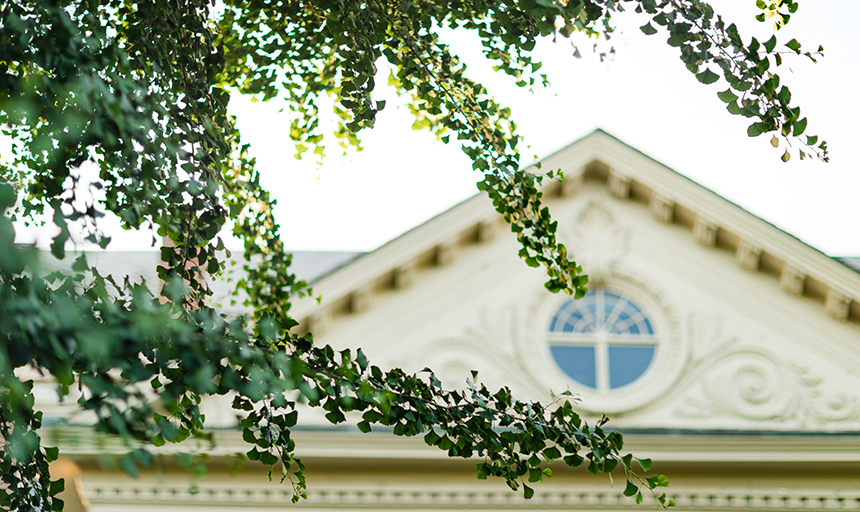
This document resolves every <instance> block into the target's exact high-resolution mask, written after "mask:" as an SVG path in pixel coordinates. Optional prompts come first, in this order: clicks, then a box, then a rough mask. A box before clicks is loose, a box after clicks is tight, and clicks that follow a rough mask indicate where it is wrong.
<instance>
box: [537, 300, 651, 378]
mask: <svg viewBox="0 0 860 512" xmlns="http://www.w3.org/2000/svg"><path fill="white" fill-rule="evenodd" d="M547 340H548V342H549V346H550V352H551V353H552V356H553V358H554V359H555V362H556V364H557V365H558V366H559V368H561V370H562V371H563V372H564V373H565V374H567V376H568V377H570V378H571V379H573V380H574V381H576V382H578V383H579V384H581V385H583V386H587V387H589V388H591V389H594V390H596V391H610V390H614V389H618V388H621V387H623V386H626V385H628V384H630V383H632V382H633V381H635V380H636V379H638V378H639V377H641V376H642V375H643V374H644V373H645V371H646V370H647V369H648V367H649V366H650V365H651V362H652V361H653V360H654V354H655V351H656V349H657V335H656V333H655V332H654V327H653V324H652V322H651V321H649V320H648V317H647V316H646V315H645V312H644V311H643V310H642V308H641V307H639V305H638V304H636V302H634V301H633V299H632V298H631V297H629V296H627V295H625V294H617V293H613V292H610V291H606V290H603V289H597V290H592V291H589V292H588V293H587V294H586V295H585V297H583V298H581V299H579V300H572V299H571V300H568V301H567V302H565V303H564V304H562V305H561V307H560V308H559V309H558V311H556V313H555V315H554V316H553V317H552V320H550V323H549V332H548V334H547Z"/></svg>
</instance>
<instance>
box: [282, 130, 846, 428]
mask: <svg viewBox="0 0 860 512" xmlns="http://www.w3.org/2000/svg"><path fill="white" fill-rule="evenodd" d="M542 168H543V170H550V169H561V170H562V171H563V172H564V175H565V180H564V183H563V184H559V183H554V184H551V185H548V186H547V188H546V190H545V197H546V198H547V200H546V203H547V206H549V208H550V210H551V211H552V213H553V216H554V218H555V219H556V220H557V221H558V222H559V237H560V239H562V241H564V242H565V243H566V244H567V245H568V248H569V249H570V250H571V251H572V253H573V255H574V257H575V258H576V259H577V261H578V263H580V264H582V265H583V266H584V268H585V271H586V272H587V273H589V274H590V275H591V286H592V288H594V289H595V290H602V292H601V293H603V292H605V297H609V298H605V297H604V295H601V298H600V299H596V298H595V299H594V300H595V301H598V302H595V304H598V305H600V307H604V302H606V301H608V300H610V299H611V300H616V301H617V304H620V305H618V306H617V308H616V310H612V309H611V308H610V309H607V310H606V311H607V312H608V313H606V315H607V316H612V317H613V319H612V321H613V322H616V321H617V319H618V318H617V317H618V316H619V315H621V314H622V313H621V309H623V307H627V306H626V305H627V304H628V303H629V304H632V305H635V307H634V306H630V308H633V309H632V311H633V313H631V315H635V314H641V315H642V316H643V318H647V319H648V322H649V323H648V327H647V329H652V334H650V335H649V336H653V339H652V338H647V337H646V338H642V339H640V338H636V339H633V338H635V335H638V333H640V332H642V330H645V329H646V327H643V326H644V325H645V324H640V325H639V326H637V327H634V328H631V327H629V326H630V325H633V323H635V321H634V320H635V319H634V320H629V321H628V322H627V323H626V324H624V326H622V327H620V328H619V327H617V326H615V327H612V326H610V325H609V324H608V323H606V325H604V326H603V327H601V328H602V329H603V331H606V332H607V333H609V334H600V336H597V335H595V336H597V337H594V336H591V334H589V333H590V332H591V331H588V332H586V333H585V334H583V335H582V336H581V337H580V338H575V339H574V338H571V340H572V341H571V340H567V339H566V338H565V334H564V333H563V332H561V330H559V332H560V333H561V334H558V336H556V334H553V333H550V332H549V331H551V330H552V329H553V328H554V327H553V326H554V325H555V323H556V317H558V316H559V315H560V314H561V313H559V312H560V311H562V310H563V309H564V308H565V307H568V313H565V314H569V313H570V311H569V310H570V308H572V307H574V306H565V304H567V303H566V301H567V300H568V299H567V298H566V297H563V296H558V295H553V294H550V293H548V292H546V291H545V289H544V288H543V286H542V284H543V275H542V272H541V271H540V270H539V269H530V268H528V267H527V266H526V265H525V264H524V263H523V262H522V261H520V260H519V259H518V258H517V249H518V246H517V241H516V239H515V237H514V236H513V235H511V233H509V230H508V229H507V226H506V225H505V224H504V222H503V221H502V220H501V219H500V217H499V216H498V215H497V214H496V213H495V212H494V211H493V209H492V205H491V204H490V202H489V200H487V198H486V197H485V196H483V195H477V196H475V197H473V198H471V199H469V200H467V201H465V202H463V203H461V204H460V205H458V206H456V207H454V208H452V209H450V210H448V211H446V212H444V213H442V214H440V215H439V216H437V217H435V218H433V219H431V220H430V221H428V222H427V223H425V224H423V225H421V226H419V227H417V228H415V229H413V230H411V231H409V232H407V233H405V234H404V235H402V236H400V237H399V238H397V239H395V240H393V241H391V242H389V243H388V244H386V245H384V246H382V247H381V248H379V249H377V250H376V251H373V252H371V253H368V254H365V255H363V256H361V257H359V258H357V259H356V260H354V261H353V262H351V263H349V264H348V265H345V266H344V267H342V268H340V269H338V270H336V271H334V272H332V273H331V274H329V275H327V276H324V277H323V278H321V279H320V280H318V281H317V282H316V283H315V284H314V292H315V295H321V296H322V301H320V302H319V303H317V302H316V301H313V300H305V301H302V302H299V303H297V304H296V306H295V309H294V314H295V316H296V318H298V319H299V320H300V321H301V324H300V326H301V327H303V328H307V329H310V330H311V331H313V332H314V334H315V336H316V339H317V340H319V341H320V342H321V343H330V344H332V345H333V346H334V347H335V348H345V347H358V346H361V347H363V348H364V349H365V351H366V352H367V354H368V356H369V357H370V358H371V360H372V361H374V362H375V363H376V364H379V365H380V366H398V367H402V368H404V369H406V370H407V371H419V370H421V369H422V368H424V367H426V366H429V367H431V368H433V369H434V370H435V371H437V373H438V375H439V376H440V377H441V378H442V380H443V382H444V383H445V384H446V385H449V386H459V385H462V383H463V382H464V381H465V378H466V377H467V376H468V375H469V370H472V369H477V370H479V371H480V375H481V379H482V380H483V381H484V382H486V383H487V384H488V385H491V386H500V385H508V386H510V387H511V388H512V389H513V390H514V391H515V393H516V394H517V395H518V396H520V397H522V398H528V399H535V400H546V399H548V398H549V396H550V392H551V391H554V392H559V391H563V390H564V389H565V388H569V389H570V390H571V391H572V392H574V393H576V394H577V395H579V396H580V397H581V399H582V402H581V403H580V408H581V409H582V410H584V411H590V412H593V413H598V412H607V413H610V414H611V415H613V416H615V424H616V425H617V426H622V427H625V428H645V429H651V428H657V429H694V430H702V429H705V430H720V429H732V430H762V429H764V430H792V431H794V430H808V431H819V430H825V431H834V430H850V429H856V428H858V427H860V408H858V397H857V396H856V395H855V394H854V393H853V390H855V389H860V386H858V384H860V382H858V381H857V378H855V377H854V376H853V375H852V374H851V373H852V372H851V370H852V368H856V367H857V365H858V364H860V343H858V342H860V305H858V304H860V303H858V300H860V274H858V273H857V272H855V271H854V270H852V269H851V268H849V267H847V266H845V265H843V264H841V263H840V262H838V261H835V260H832V259H831V258H829V257H827V256H826V255H824V254H822V253H821V252H819V251H817V250H815V249H813V248H811V247H809V246H807V245H805V244H804V243H802V242H800V241H799V240H797V239H796V238H794V237H792V236H791V235H789V234H787V233H785V232H783V231H781V230H779V229H777V228H776V227H774V226H773V225H771V224H768V223H767V222H765V221H763V220H761V219H759V218H757V217H755V216H754V215H752V214H750V213H749V212H747V211H745V210H743V209H742V208H740V207H738V206H737V205H735V204H732V203H731V202H729V201H727V200H725V199H724V198H722V197H720V196H718V195H716V194H714V193H713V192H711V191H709V190H707V189H705V188H703V187H701V186H700V185H698V184H696V183H694V182H692V181H690V180H689V179H687V178H685V177H684V176H682V175H680V174H678V173H676V172H674V171H673V170H671V169H669V168H667V167H665V166H663V165H662V164H660V163H659V162H656V161H654V160H652V159H650V158H648V157H647V156H645V155H643V154H642V153H640V152H639V151H637V150H635V149H633V148H631V147H629V146H627V145H626V144H624V143H622V142H620V141H618V140H617V139H615V138H614V137H612V136H610V135H608V134H606V133H605V132H602V131H596V132H594V133H592V134H591V135H589V136H587V137H585V138H583V139H580V140H579V141H577V142H575V143H573V144H571V145H570V146H568V147H566V148H564V149H562V150H561V151H559V152H557V153H555V154H554V155H552V156H550V157H548V158H546V159H545V160H543V166H542ZM613 297H614V298H613ZM619 297H620V299H619ZM576 307H579V306H576ZM607 307H608V306H607ZM613 307H615V306H613ZM637 308H638V309H637ZM628 309H629V308H628ZM637 311H638V312H639V313H636V312H637ZM625 314H626V313H625ZM613 315H614V316H613ZM628 316H630V315H628ZM625 318H627V317H625ZM603 320H605V318H604V319H603ZM603 320H601V321H603ZM604 323H605V322H604ZM601 325H603V324H601ZM613 328H615V329H616V330H618V329H621V330H620V331H618V333H620V334H617V335H616V334H613V333H612V332H614V331H612V329H613ZM624 329H627V330H624ZM599 330H600V329H597V330H595V331H594V332H597V331H599ZM603 331H601V332H603ZM577 332H578V331H577ZM631 333H633V334H631ZM574 334H576V333H574ZM554 336H556V337H557V338H558V340H560V341H557V344H559V346H562V345H563V346H575V347H581V348H579V349H576V350H573V351H568V352H567V353H570V354H580V355H581V354H602V355H586V356H585V357H584V358H585V359H588V358H592V363H589V364H591V367H588V365H586V367H585V369H579V370H577V369H571V368H572V367H566V366H565V364H567V363H563V362H560V361H561V359H559V358H560V357H561V356H558V355H557V354H558V353H561V352H556V351H555V350H556V349H555V348H553V347H554V345H553V343H556V341H553V340H555V339H556V338H554ZM601 336H602V337H601ZM613 336H614V337H613ZM624 336H628V338H625V337H624ZM629 336H633V338H629ZM598 338H600V340H599V341H595V340H597V339H598ZM607 340H608V341H607ZM643 340H644V341H643ZM637 343H638V344H639V345H637ZM634 346H638V347H639V348H638V349H635V348H634ZM588 347H592V348H588ZM625 347H626V348H625ZM642 347H646V348H642ZM647 347H654V348H653V350H652V351H651V352H649V351H648V349H647ZM589 350H590V351H591V352H589ZM625 350H626V352H625ZM637 350H638V351H639V352H637ZM635 353H643V354H644V353H649V354H651V355H650V356H649V357H650V358H651V359H648V360H647V361H645V363H637V362H636V361H634V360H633V359H630V358H633V356H632V355H630V354H635ZM565 357H567V356H565ZM577 357H579V356H577ZM594 358H596V359H594ZM625 358H627V359H625ZM628 359H629V360H630V361H631V362H629V364H628V363H624V364H628V366H629V368H628V369H627V370H624V368H622V366H623V365H622V364H621V363H619V361H620V362H622V363H623V362H624V361H628ZM593 361H596V362H593ZM637 365H639V366H641V368H640V369H639V370H637V369H636V368H637ZM625 368H626V367H625ZM642 368H644V369H642ZM622 370H623V371H628V370H629V371H633V372H639V373H637V374H636V375H635V378H632V380H630V381H629V382H628V381H627V380H625V377H624V375H622V373H623V371H622ZM577 372H580V373H577ZM583 372H584V373H583ZM589 372H591V373H589ZM589 379H592V380H589ZM628 380H629V379H628Z"/></svg>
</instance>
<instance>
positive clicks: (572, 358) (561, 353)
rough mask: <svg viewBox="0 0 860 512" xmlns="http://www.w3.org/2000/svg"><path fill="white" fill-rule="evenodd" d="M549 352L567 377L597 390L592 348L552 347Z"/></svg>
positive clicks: (595, 367)
mask: <svg viewBox="0 0 860 512" xmlns="http://www.w3.org/2000/svg"><path fill="white" fill-rule="evenodd" d="M550 350H551V351H552V357H554V358H555V362H556V363H557V364H558V366H559V368H561V369H562V371H563V372H564V373H566V374H567V376H568V377H570V378H571V379H573V380H575V381H576V382H579V383H580V384H583V385H585V386H588V387H590V388H592V389H594V388H597V366H596V365H595V360H594V347H577V346H566V345H552V346H550Z"/></svg>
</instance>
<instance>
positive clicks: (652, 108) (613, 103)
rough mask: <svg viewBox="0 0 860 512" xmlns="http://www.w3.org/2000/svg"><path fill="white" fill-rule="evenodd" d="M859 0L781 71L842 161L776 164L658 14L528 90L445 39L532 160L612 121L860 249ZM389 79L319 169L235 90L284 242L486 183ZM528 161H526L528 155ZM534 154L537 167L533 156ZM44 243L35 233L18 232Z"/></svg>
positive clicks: (407, 210)
mask: <svg viewBox="0 0 860 512" xmlns="http://www.w3.org/2000/svg"><path fill="white" fill-rule="evenodd" d="M713 5H714V7H715V9H716V10H717V12H719V13H722V14H723V15H724V17H725V18H726V19H727V20H729V21H733V22H736V23H737V24H738V26H739V27H740V29H741V34H742V35H743V36H744V39H746V40H748V38H749V37H750V36H752V35H755V36H757V37H758V38H759V40H761V41H763V40H766V39H767V38H769V37H770V34H772V29H771V24H769V23H768V24H760V23H758V22H756V21H755V20H754V16H755V14H756V13H757V12H756V9H755V2H754V1H753V0H744V1H743V2H741V1H739V0H717V1H714V2H713ZM858 19H860V2H856V1H852V0H842V1H837V0H802V1H801V2H800V9H799V10H798V12H797V14H796V15H795V16H794V17H793V18H792V20H791V22H790V23H789V25H788V26H787V27H786V28H784V29H783V30H781V31H780V32H779V34H777V35H778V37H779V38H780V41H781V42H785V41H788V40H789V39H791V38H792V37H796V38H797V39H798V40H799V41H800V42H801V43H802V44H803V48H804V49H809V50H811V49H814V48H817V47H818V45H819V44H821V45H823V46H824V48H825V58H824V59H821V60H820V61H819V63H818V64H817V65H814V64H812V63H811V62H809V61H808V60H806V59H803V58H796V59H788V63H787V64H784V65H783V66H782V67H780V68H779V72H780V74H781V76H782V78H783V83H784V84H787V85H788V86H789V88H790V89H791V91H792V95H793V98H794V103H795V104H796V105H799V106H800V107H801V109H802V114H803V115H805V116H807V117H808V118H809V126H808V128H807V133H810V134H819V135H820V136H821V137H822V138H823V139H825V140H827V141H828V143H829V147H830V150H831V163H829V164H823V163H820V162H809V161H804V162H799V161H797V159H796V158H793V159H792V160H791V161H790V162H789V163H787V164H785V163H783V162H781V161H780V160H779V156H780V155H781V154H782V150H776V149H774V148H773V147H771V146H770V144H769V142H768V140H767V139H766V138H765V137H759V138H749V137H747V135H746V126H747V125H748V124H749V120H747V119H746V118H741V117H739V116H731V115H729V114H728V113H727V112H726V111H725V107H724V103H722V102H721V101H720V100H719V99H718V98H717V97H716V93H717V92H718V91H721V90H724V89H725V88H726V86H725V83H723V82H722V81H721V82H718V83H716V84H713V85H711V86H704V85H702V84H700V83H698V82H697V81H696V79H695V77H694V76H693V75H692V74H690V73H689V72H688V71H687V70H686V69H685V68H684V66H683V64H682V63H681V61H680V60H679V58H678V52H677V50H676V49H675V48H671V47H669V46H668V45H667V44H666V42H665V41H666V37H667V36H666V35H665V33H664V32H659V33H658V34H656V35H654V36H645V35H643V34H641V32H640V31H639V29H638V26H640V25H642V24H644V23H645V21H646V19H645V18H642V17H641V16H639V15H635V14H633V13H630V14H629V15H626V16H623V17H619V18H618V19H617V26H618V27H619V29H620V30H621V32H622V34H620V35H619V36H617V37H614V38H613V39H612V41H611V42H612V43H614V46H615V49H616V55H615V58H614V59H613V60H611V61H608V62H604V63H600V62H599V60H598V59H597V58H596V57H594V56H592V55H591V54H590V52H589V51H587V50H588V48H586V47H582V54H583V58H582V59H581V60H576V59H575V58H573V57H572V55H571V54H572V48H571V46H570V43H569V42H568V41H566V40H564V39H563V38H559V40H558V42H557V43H554V44H553V43H552V42H550V41H545V42H544V43H543V44H541V45H539V46H538V48H537V49H536V51H535V53H536V54H537V56H538V57H539V58H540V59H541V60H542V61H543V62H544V66H543V68H542V70H541V71H543V72H546V73H547V74H548V75H549V78H550V81H551V82H552V86H551V87H550V88H549V89H541V90H536V91H535V92H534V93H529V92H527V91H525V90H521V89H518V88H517V87H516V86H514V84H513V81H512V80H510V79H508V78H507V77H506V76H502V75H499V74H495V73H493V72H492V70H491V69H490V65H488V64H486V63H485V62H484V61H482V59H481V56H480V52H479V46H478V44H477V43H476V41H475V40H473V39H471V38H470V37H468V36H467V37H464V36H462V35H458V34H445V36H446V38H447V39H448V42H450V43H451V44H452V46H454V47H455V49H457V50H458V51H460V53H461V55H462V56H463V58H464V60H466V62H467V63H469V69H470V72H471V76H472V77H473V78H475V79H477V80H479V81H481V82H482V83H484V85H485V86H486V87H487V88H488V89H489V90H490V92H491V93H493V94H494V95H495V96H496V98H497V100H499V101H500V102H501V103H502V104H504V105H507V106H509V107H511V109H512V111H513V117H514V119H515V120H516V122H517V124H518V126H519V129H520V133H521V134H522V135H523V136H524V137H525V144H528V145H530V146H531V149H529V150H527V151H525V152H524V153H525V154H526V155H528V156H532V155H538V156H546V155H548V154H550V153H552V152H554V151H555V150H557V149H560V148H562V147H564V146H565V145H567V144H569V143H570V142H572V141H574V140H576V139H578V138H580V137H582V136H584V135H587V134H588V133H590V132H591V131H592V130H594V129H595V128H598V127H599V128H603V129H604V130H606V131H608V132H609V133H611V134H613V135H615V136H616V137H618V138H619V139H621V140H622V141H624V142H626V143H628V144H630V145H632V146H634V147H636V148H637V149H639V150H640V151H642V152H644V153H646V154H648V155H650V156H651V157H653V158H656V159H657V160H659V161H661V162H663V163H664V164H666V165H668V166H670V167H672V168H673V169H675V170H677V171H679V172H681V173H682V174H685V175H687V176H689V177H690V178H692V179H693V180H695V181H698V182H699V183H701V184H702V185H704V186H706V187H708V188H711V189H713V190H714V191H716V192H717V193H719V194H721V195H723V196H725V197H726V198H728V199H729V200H731V201H734V202H736V203H738V204H739V205H741V206H742V207H744V208H746V209H747V210H750V211H751V212H753V213H755V214H756V215H759V216H760V217H762V218H764V219H765V220H767V221H769V222H772V223H773V224H775V225H777V226H778V227H780V228H782V229H784V230H786V231H788V232H790V233H792V234H793V235H795V236H797V237H799V238H801V239H802V240H804V241H805V242H807V243H809V244H811V245H813V246H815V247H817V248H819V249H821V250H823V251H824V252H826V253H828V254H830V255H835V256H842V255H860V229H858V226H860V223H858V219H860V199H858V192H860V172H858V171H860V163H858V158H857V156H856V151H857V150H858V149H860V99H858V90H860V87H858V83H860V80H858V79H860V71H858V68H860V31H857V30H856V29H855V27H854V26H853V24H854V23H856V21H857V20H858ZM378 83H380V86H379V89H380V90H379V92H378V93H377V99H386V100H387V101H388V107H387V108H386V110H385V111H383V112H382V113H381V114H380V115H379V116H378V121H377V126H376V127H375V128H374V129H373V130H370V131H368V132H366V134H365V139H364V140H365V142H364V145H365V150H364V151H363V152H361V153H357V154H356V153H353V154H350V155H348V156H346V157H341V156H339V155H338V154H337V153H338V151H336V147H334V145H332V147H331V149H330V150H329V155H328V156H327V158H326V160H325V161H324V163H323V165H322V166H319V165H317V164H315V163H314V162H313V161H311V160H308V161H305V160H303V161H301V162H300V161H298V160H296V159H294V158H293V149H292V147H293V145H292V143H291V142H290V141H289V139H288V133H289V132H288V127H289V123H290V117H289V115H288V114H287V113H279V112H278V110H279V109H280V108H281V107H282V106H283V104H280V103H278V101H277V100H273V101H272V102H271V103H269V104H261V103H251V102H250V101H249V100H247V99H245V98H234V99H233V100H232V102H231V106H230V108H231V111H232V112H233V113H234V114H235V115H236V116H238V119H239V125H240V129H241V130H242V132H243V137H244V138H245V139H246V140H248V141H250V142H251V143H252V145H253V147H254V154H255V155H256V157H257V160H258V166H259V168H260V169H261V171H262V173H263V184H264V186H266V187H268V188H269V189H270V190H271V191H272V192H273V195H274V197H276V198H277V200H278V203H279V206H278V209H277V215H278V219H279V221H280V222H281V226H282V228H281V232H282V236H283V238H284V241H285V244H286V245H287V247H289V248H292V249H294V250H311V249H316V250H371V249H373V248H375V247H378V246H379V245H381V244H383V243H385V242H386V241H388V240H390V239H391V238H393V237H396V236H397V235H399V234H400V233H402V232H404V231H406V230H407V229H410V228H412V227H414V226H416V225H418V224H420V223H421V222H423V221H425V220H427V219H429V218H430V217H432V216H434V215H436V214H438V213H439V212H441V211H443V210H445V209H447V208H449V207H451V206H453V205H454V204H456V203H458V202H460V201H462V200H464V199H466V198H468V197H470V196H471V195H473V194H475V193H476V189H475V183H476V182H477V181H478V180H479V178H480V176H479V175H478V174H477V173H474V172H473V171H471V170H470V162H469V161H468V160H467V158H466V157H465V156H464V155H463V154H462V153H461V152H460V150H459V147H458V146H456V145H455V144H453V143H452V144H450V145H447V146H446V145H444V144H442V143H440V142H437V141H436V140H435V138H434V137H433V136H432V135H430V134H428V133H426V132H418V131H412V130H411V129H410V126H411V124H412V120H411V119H410V118H409V115H408V112H407V111H406V110H405V108H400V109H398V108H395V107H396V105H397V104H398V100H397V99H396V98H394V97H392V95H391V93H390V92H389V91H387V90H385V89H386V88H385V86H384V84H385V80H384V79H382V80H378ZM529 159H530V158H527V159H526V160H529ZM524 163H526V162H524ZM111 231H113V232H114V237H115V240H116V242H115V243H114V244H113V246H112V247H113V248H114V249H133V248H145V247H146V246H147V245H148V241H149V239H150V237H149V236H148V235H146V236H144V235H139V234H138V235H135V234H132V233H127V232H126V233H116V232H115V231H116V230H113V229H111ZM34 239H38V241H39V242H40V244H45V243H46V242H47V237H46V236H45V234H44V233H42V234H39V233H35V232H32V231H30V232H27V233H24V234H23V236H22V241H23V240H27V241H32V240H34Z"/></svg>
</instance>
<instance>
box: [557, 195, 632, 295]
mask: <svg viewBox="0 0 860 512" xmlns="http://www.w3.org/2000/svg"><path fill="white" fill-rule="evenodd" d="M568 233H569V234H570V240H571V243H570V245H569V246H568V247H575V248H576V249H574V254H573V256H574V258H575V259H576V262H577V264H579V265H582V267H583V268H587V269H588V273H589V276H590V282H591V283H594V284H600V282H601V281H602V280H603V279H604V278H605V277H606V275H607V274H608V273H609V271H610V269H611V268H612V267H613V266H614V265H615V264H616V263H617V262H618V261H620V260H621V259H622V258H623V257H624V256H625V255H626V254H627V253H628V252H629V250H630V235H631V233H630V229H629V228H627V227H625V226H621V225H619V224H618V222H616V220H615V216H614V215H613V214H612V212H611V211H610V210H609V209H608V208H607V207H606V205H604V204H603V203H602V202H600V201H597V200H594V201H590V202H589V203H588V204H587V205H586V206H585V208H583V209H582V210H581V211H580V213H579V215H577V217H576V221H575V222H571V223H570V228H569V229H568Z"/></svg>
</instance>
